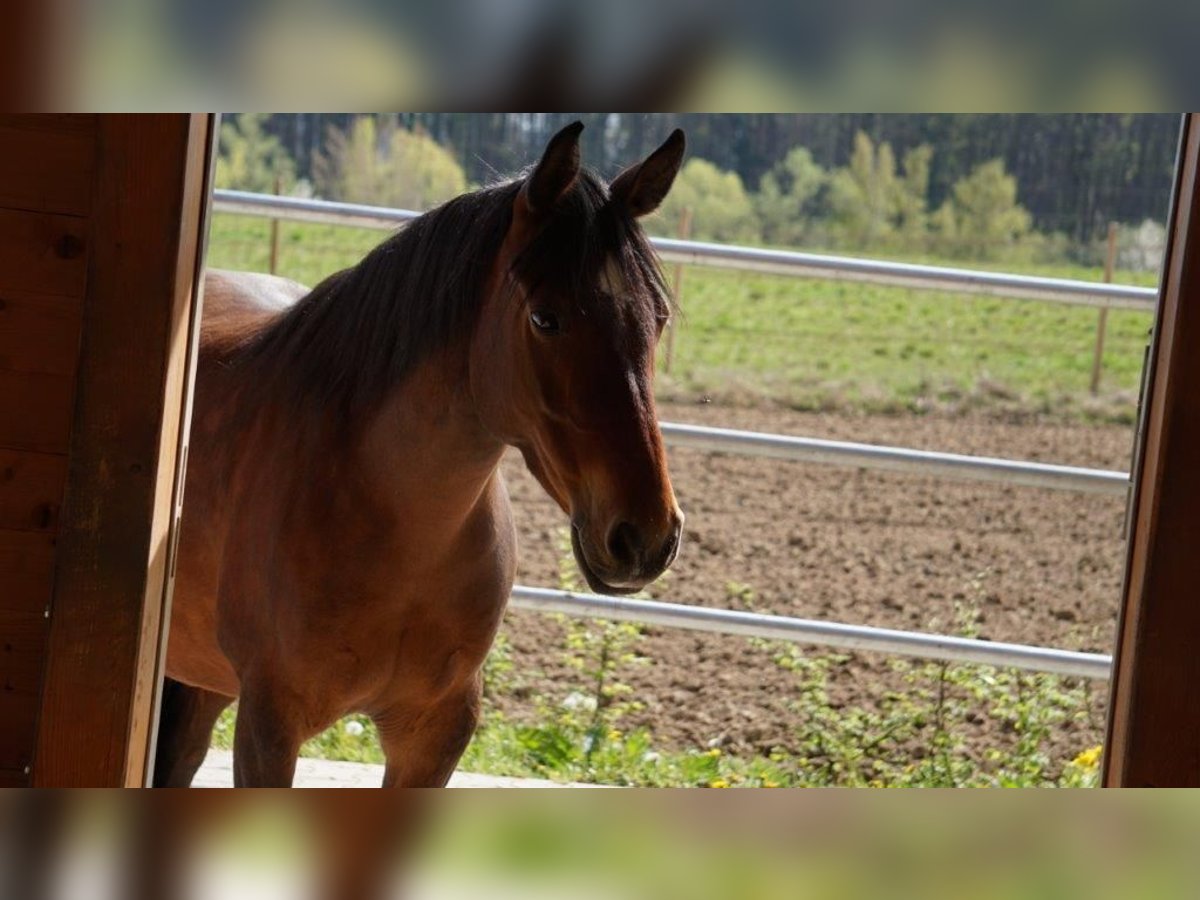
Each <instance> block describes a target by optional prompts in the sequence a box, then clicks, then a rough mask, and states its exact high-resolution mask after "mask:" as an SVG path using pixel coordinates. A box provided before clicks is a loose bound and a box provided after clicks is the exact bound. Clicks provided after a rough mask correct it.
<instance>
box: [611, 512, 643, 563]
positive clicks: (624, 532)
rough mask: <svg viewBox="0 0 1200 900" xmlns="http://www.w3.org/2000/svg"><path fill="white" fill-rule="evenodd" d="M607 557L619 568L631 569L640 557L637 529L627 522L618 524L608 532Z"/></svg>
mask: <svg viewBox="0 0 1200 900" xmlns="http://www.w3.org/2000/svg"><path fill="white" fill-rule="evenodd" d="M607 546H608V555H609V556H611V557H612V560H613V562H615V563H617V564H618V565H620V566H626V567H629V568H632V567H633V566H635V565H637V562H638V557H639V556H640V546H641V545H640V542H639V540H638V530H637V528H636V527H635V526H634V525H632V524H631V523H629V522H618V523H617V524H616V525H614V526H613V527H612V528H610V529H609V531H608V543H607Z"/></svg>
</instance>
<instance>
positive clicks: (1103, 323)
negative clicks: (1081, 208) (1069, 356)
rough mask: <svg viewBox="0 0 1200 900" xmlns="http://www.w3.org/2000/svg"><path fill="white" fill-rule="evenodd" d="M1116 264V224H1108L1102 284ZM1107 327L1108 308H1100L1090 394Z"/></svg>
mask: <svg viewBox="0 0 1200 900" xmlns="http://www.w3.org/2000/svg"><path fill="white" fill-rule="evenodd" d="M1116 262H1117V223H1116V222H1109V223H1108V247H1107V249H1106V250H1105V253H1104V282H1105V284H1108V283H1110V282H1111V281H1112V280H1113V267H1114V266H1115V265H1116ZM1107 326H1108V307H1107V306H1102V307H1100V316H1099V318H1098V319H1097V320H1096V350H1095V352H1094V353H1093V355H1092V385H1091V387H1092V394H1095V393H1096V392H1097V391H1099V390H1100V369H1101V367H1102V366H1103V364H1104V330H1105V328H1107Z"/></svg>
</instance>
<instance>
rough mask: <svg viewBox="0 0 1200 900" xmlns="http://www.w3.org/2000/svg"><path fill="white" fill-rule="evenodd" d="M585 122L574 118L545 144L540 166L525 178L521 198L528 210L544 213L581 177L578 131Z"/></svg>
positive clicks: (535, 213)
mask: <svg viewBox="0 0 1200 900" xmlns="http://www.w3.org/2000/svg"><path fill="white" fill-rule="evenodd" d="M581 131H583V123H582V122H572V123H571V124H570V125H568V126H567V127H566V128H564V129H562V131H560V132H558V134H556V135H554V137H552V138H550V143H548V144H547V145H546V150H545V152H544V153H543V154H542V158H541V160H540V161H539V162H538V164H537V168H535V169H534V170H533V174H532V175H530V176H529V177H528V178H527V179H525V184H524V185H522V187H521V193H520V195H519V196H518V199H519V200H520V202H521V203H522V205H523V206H524V207H525V211H526V212H528V213H532V214H533V215H542V214H544V213H547V212H549V211H550V210H552V209H553V208H554V204H555V203H557V202H558V201H559V199H560V198H561V197H562V195H563V194H565V193H566V192H567V191H568V190H570V188H571V185H573V184H574V183H575V179H576V178H578V177H579V167H580V158H579V133H580V132H581Z"/></svg>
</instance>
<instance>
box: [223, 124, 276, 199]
mask: <svg viewBox="0 0 1200 900" xmlns="http://www.w3.org/2000/svg"><path fill="white" fill-rule="evenodd" d="M265 120H266V116H265V115H261V114H257V113H241V114H239V115H236V116H232V117H230V118H229V119H227V120H226V121H224V122H222V124H221V141H220V145H219V148H218V154H217V171H216V186H217V187H219V188H227V189H232V190H239V191H255V192H257V193H260V194H273V193H275V183H276V179H278V180H279V186H280V190H281V192H282V193H287V192H289V191H290V190H291V189H292V186H293V185H294V184H295V182H296V164H295V163H294V162H293V161H292V158H291V157H290V156H288V153H287V151H286V150H285V149H284V148H283V145H282V144H281V143H280V142H279V139H278V138H276V137H275V136H274V135H270V134H267V132H266V131H265V130H264V128H263V124H264V122H265Z"/></svg>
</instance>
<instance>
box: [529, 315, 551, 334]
mask: <svg viewBox="0 0 1200 900" xmlns="http://www.w3.org/2000/svg"><path fill="white" fill-rule="evenodd" d="M529 321H530V322H532V323H533V327H534V328H536V329H537V330H538V331H540V332H542V333H543V334H558V316H556V315H554V313H552V312H546V310H544V309H535V310H533V311H532V312H531V313H530V314H529Z"/></svg>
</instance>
